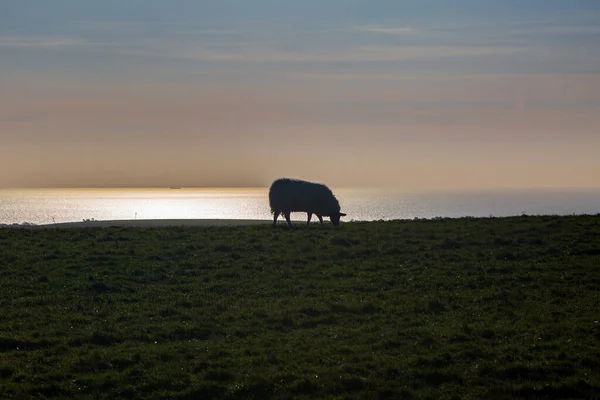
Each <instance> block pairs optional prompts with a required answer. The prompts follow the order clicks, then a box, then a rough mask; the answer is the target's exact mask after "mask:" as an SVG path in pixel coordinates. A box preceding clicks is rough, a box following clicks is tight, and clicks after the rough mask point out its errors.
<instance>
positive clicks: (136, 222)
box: [0, 219, 272, 229]
mask: <svg viewBox="0 0 600 400" xmlns="http://www.w3.org/2000/svg"><path fill="white" fill-rule="evenodd" d="M270 223H272V221H271V220H266V219H264V220H263V219H123V220H100V221H96V220H89V221H79V222H58V223H56V224H43V225H34V224H14V225H0V228H42V229H43V228H46V229H48V228H93V227H102V228H107V227H112V226H117V227H127V228H129V227H148V228H151V227H165V226H196V227H202V226H246V225H265V224H270Z"/></svg>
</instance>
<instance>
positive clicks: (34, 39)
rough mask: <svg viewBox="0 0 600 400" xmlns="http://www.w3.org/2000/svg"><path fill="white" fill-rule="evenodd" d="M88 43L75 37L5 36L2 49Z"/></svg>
mask: <svg viewBox="0 0 600 400" xmlns="http://www.w3.org/2000/svg"><path fill="white" fill-rule="evenodd" d="M90 44H91V43H89V42H88V41H86V40H85V39H81V38H74V37H52V36H4V37H0V47H41V48H48V47H63V46H81V45H90Z"/></svg>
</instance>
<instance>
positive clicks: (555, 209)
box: [0, 188, 600, 225]
mask: <svg viewBox="0 0 600 400" xmlns="http://www.w3.org/2000/svg"><path fill="white" fill-rule="evenodd" d="M334 192H335V194H336V197H337V198H338V200H339V202H340V205H341V208H342V212H344V213H346V214H347V216H346V217H344V218H343V219H342V220H343V221H375V220H395V219H415V218H426V219H429V218H438V217H452V218H458V217H505V216H516V215H579V214H592V215H594V214H598V213H600V188H591V189H571V188H569V189H511V190H508V189H503V190H480V191H477V190H469V191H447V192H431V191H430V192H410V191H402V190H390V189H356V188H352V189H350V188H345V189H344V188H342V189H334ZM271 218H272V215H271V213H270V209H269V202H268V188H133V189H126V188H118V189H105V188H93V189H79V188H78V189H70V188H69V189H0V225H29V224H31V225H46V224H54V223H62V222H81V221H84V220H97V221H102V220H142V219H253V220H256V219H261V220H262V219H264V220H270V219H271ZM292 219H294V220H306V213H293V214H292Z"/></svg>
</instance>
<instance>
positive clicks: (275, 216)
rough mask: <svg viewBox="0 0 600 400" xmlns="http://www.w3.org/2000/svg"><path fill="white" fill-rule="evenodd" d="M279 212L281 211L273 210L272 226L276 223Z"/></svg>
mask: <svg viewBox="0 0 600 400" xmlns="http://www.w3.org/2000/svg"><path fill="white" fill-rule="evenodd" d="M280 213H281V211H275V212H274V213H273V226H276V225H277V217H279V214H280Z"/></svg>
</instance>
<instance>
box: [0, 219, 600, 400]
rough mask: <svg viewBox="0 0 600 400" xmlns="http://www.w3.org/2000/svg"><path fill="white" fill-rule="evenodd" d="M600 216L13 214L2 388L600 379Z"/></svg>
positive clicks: (463, 387)
mask: <svg viewBox="0 0 600 400" xmlns="http://www.w3.org/2000/svg"><path fill="white" fill-rule="evenodd" d="M599 320H600V216H598V215H597V216H568V217H554V216H548V217H544V216H540V217H530V216H520V217H513V218H481V219H479V218H462V219H433V220H410V221H408V220H407V221H391V222H364V223H362V222H353V223H345V224H342V226H341V227H340V228H338V229H334V228H333V227H332V226H331V225H325V226H319V225H317V224H315V225H311V226H310V227H309V228H305V227H298V228H296V229H291V230H290V229H287V228H284V227H278V228H277V229H273V228H272V227H271V226H270V225H264V226H240V227H201V228H198V227H171V228H117V227H113V228H71V229H67V228H63V229H0V398H3V399H4V398H46V397H48V398H49V397H64V398H86V399H87V398H98V399H114V398H140V399H142V398H143V399H146V398H156V399H166V398H174V399H194V398H231V399H235V398H240V399H242V398H257V399H259V398H260V399H263V398H275V399H277V398H280V399H287V398H307V399H308V398H340V399H343V398H416V399H426V398H427V399H459V398H467V399H489V398H493V399H502V398H523V399H525V398H547V399H556V398H584V399H594V398H595V399H598V398H600V372H599V371H600V322H599Z"/></svg>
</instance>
